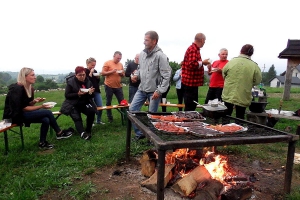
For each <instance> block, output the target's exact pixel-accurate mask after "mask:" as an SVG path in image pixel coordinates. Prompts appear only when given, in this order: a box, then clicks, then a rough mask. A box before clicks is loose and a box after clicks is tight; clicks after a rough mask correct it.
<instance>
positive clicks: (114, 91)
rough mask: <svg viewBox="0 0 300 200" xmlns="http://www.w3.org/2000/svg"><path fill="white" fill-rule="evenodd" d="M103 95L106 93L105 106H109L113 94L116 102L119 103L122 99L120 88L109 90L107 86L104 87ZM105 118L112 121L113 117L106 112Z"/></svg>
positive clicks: (109, 111) (108, 111)
mask: <svg viewBox="0 0 300 200" xmlns="http://www.w3.org/2000/svg"><path fill="white" fill-rule="evenodd" d="M104 89H105V93H106V106H111V100H112V96H113V94H114V95H115V96H116V97H117V99H118V102H119V104H120V102H121V101H122V100H123V99H124V94H123V90H122V88H111V87H108V86H107V85H104ZM106 113H107V118H108V119H110V120H112V119H113V116H112V113H111V110H107V112H106Z"/></svg>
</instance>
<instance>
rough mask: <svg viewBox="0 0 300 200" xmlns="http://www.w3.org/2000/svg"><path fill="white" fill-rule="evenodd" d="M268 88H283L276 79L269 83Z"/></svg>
mask: <svg viewBox="0 0 300 200" xmlns="http://www.w3.org/2000/svg"><path fill="white" fill-rule="evenodd" d="M270 87H283V84H281V83H280V81H279V80H278V78H274V79H273V80H272V81H271V82H270Z"/></svg>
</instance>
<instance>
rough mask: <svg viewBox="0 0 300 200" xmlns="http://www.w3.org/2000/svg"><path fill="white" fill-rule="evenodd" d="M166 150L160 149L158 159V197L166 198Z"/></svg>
mask: <svg viewBox="0 0 300 200" xmlns="http://www.w3.org/2000/svg"><path fill="white" fill-rule="evenodd" d="M165 156H166V151H165V150H158V161H157V168H158V169H157V191H156V192H157V193H156V195H157V196H156V197H157V198H156V199H157V200H163V199H164V189H165Z"/></svg>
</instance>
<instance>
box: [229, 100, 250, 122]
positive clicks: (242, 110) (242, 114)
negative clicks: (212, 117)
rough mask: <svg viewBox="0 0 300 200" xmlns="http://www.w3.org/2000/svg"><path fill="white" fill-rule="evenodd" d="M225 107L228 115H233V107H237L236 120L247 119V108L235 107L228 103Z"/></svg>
mask: <svg viewBox="0 0 300 200" xmlns="http://www.w3.org/2000/svg"><path fill="white" fill-rule="evenodd" d="M224 103H225V106H226V107H227V113H226V115H230V116H231V115H232V112H233V106H235V116H236V118H239V119H245V112H246V107H242V106H238V105H234V104H231V103H228V102H224Z"/></svg>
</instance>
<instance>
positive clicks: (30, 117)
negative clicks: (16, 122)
mask: <svg viewBox="0 0 300 200" xmlns="http://www.w3.org/2000/svg"><path fill="white" fill-rule="evenodd" d="M23 117H24V123H25V124H26V123H41V128H40V142H41V143H43V142H45V141H46V137H47V133H48V130H49V126H51V127H52V128H53V130H54V131H55V132H56V133H59V132H60V131H61V129H60V128H59V126H58V125H57V122H56V120H55V118H54V116H53V114H52V112H51V111H50V110H45V109H40V110H33V111H29V112H24V113H23Z"/></svg>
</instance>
